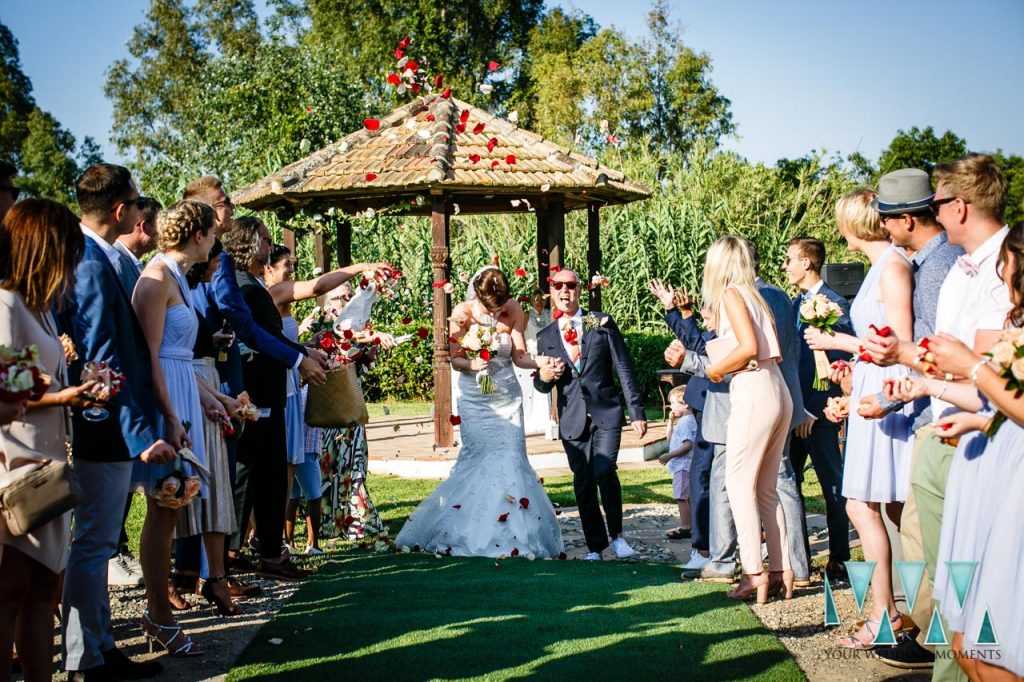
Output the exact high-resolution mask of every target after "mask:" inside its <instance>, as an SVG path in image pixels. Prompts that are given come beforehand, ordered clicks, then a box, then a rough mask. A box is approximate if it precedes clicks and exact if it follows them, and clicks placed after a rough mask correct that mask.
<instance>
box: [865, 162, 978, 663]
mask: <svg viewBox="0 0 1024 682" xmlns="http://www.w3.org/2000/svg"><path fill="white" fill-rule="evenodd" d="M934 196H935V193H934V192H933V191H932V186H931V180H930V179H929V177H928V174H927V173H925V172H924V171H923V170H918V169H917V168H903V169H900V170H897V171H893V172H892V173H888V174H887V175H884V176H882V178H881V179H880V180H879V181H878V198H877V199H876V200H875V202H874V206H875V209H876V210H877V211H878V212H879V214H880V215H881V220H882V227H884V228H885V229H886V231H888V232H889V236H890V237H891V238H892V242H893V244H895V245H897V246H900V247H903V248H904V249H906V250H907V251H908V252H913V254H914V255H913V256H912V257H911V259H910V260H911V263H912V264H913V266H914V295H913V311H914V339H922V338H925V337H928V336H931V335H932V334H934V333H935V316H936V313H937V310H938V304H939V289H941V288H942V282H943V281H944V280H945V279H946V275H947V273H949V271H950V269H952V268H953V266H954V263H955V262H956V259H957V258H959V257H960V256H962V255H963V253H964V250H963V249H962V248H960V247H959V246H954V245H953V244H950V243H949V241H948V239H947V238H946V231H945V230H943V229H942V226H941V225H939V224H938V223H937V222H936V221H935V211H934V209H933V208H932V206H931V201H932V199H933V198H934ZM914 339H901V340H900V342H899V343H892V342H890V341H888V340H886V339H885V338H882V337H878V336H876V335H872V336H869V337H868V341H867V343H866V344H865V348H866V349H867V351H868V352H869V353H870V354H871V358H872V360H874V362H875V363H876V364H879V365H883V366H888V365H895V364H898V363H899V364H904V365H907V366H910V367H913V366H914V360H915V359H916V357H915V351H914V348H915V346H914ZM914 413H915V419H914V433H915V440H914V443H915V447H914V459H913V461H912V463H911V471H913V469H914V468H915V467H916V466H917V463H918V455H919V453H920V446H921V444H922V443H924V442H926V441H927V439H928V435H929V434H930V433H931V430H932V426H931V421H932V413H931V408H930V405H929V401H928V400H927V399H924V398H922V399H920V400H918V401H917V402H916V404H915V410H914ZM899 540H900V545H901V546H902V552H903V561H924V558H925V556H924V546H923V543H922V540H921V523H920V520H919V519H918V515H917V502H916V499H915V496H914V490H913V487H911V489H910V491H909V492H908V494H907V500H906V503H905V504H904V506H903V515H902V517H901V519H900V528H899ZM895 559H896V557H895V556H894V560H895ZM932 577H933V576H927V580H922V581H921V588H920V590H919V591H918V595H917V600H916V602H915V604H914V609H913V612H912V613H911V617H912V618H913V619H914V622H915V623H916V624H917V625H918V627H919V628H920V630H919V632H918V633H917V635H916V638H915V637H909V636H908V637H903V638H902V639H901V641H900V642H899V644H898V645H897V646H895V647H891V648H883V649H879V650H878V651H877V652H876V653H877V654H878V657H879V659H881V660H882V661H883V662H885V663H888V664H890V665H894V666H896V667H900V668H923V667H930V666H931V665H932V663H933V661H934V660H935V655H934V654H933V653H932V652H931V651H929V650H928V649H926V648H924V647H923V646H922V645H923V644H924V641H925V637H926V635H927V632H926V631H927V629H928V628H927V624H928V623H929V622H930V620H931V613H932V599H931V589H930V581H931V579H932Z"/></svg>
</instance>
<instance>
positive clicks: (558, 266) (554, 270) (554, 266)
mask: <svg viewBox="0 0 1024 682" xmlns="http://www.w3.org/2000/svg"><path fill="white" fill-rule="evenodd" d="M561 269H562V266H561V265H552V266H551V267H550V268H548V270H550V271H551V272H558V271H559V270H561Z"/></svg>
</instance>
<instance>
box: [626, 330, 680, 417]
mask: <svg viewBox="0 0 1024 682" xmlns="http://www.w3.org/2000/svg"><path fill="white" fill-rule="evenodd" d="M665 329H666V328H665V327H664V325H663V326H662V330H659V331H657V332H624V333H623V337H624V338H625V339H626V346H627V347H628V348H629V357H630V358H631V359H632V360H633V369H634V370H635V371H636V381H637V385H638V386H639V387H640V394H641V395H642V396H643V397H644V402H645V403H646V404H648V405H660V404H661V403H660V398H659V394H658V375H657V374H656V372H657V371H658V370H659V369H665V357H664V355H663V353H664V352H665V347H666V346H668V344H670V343H671V342H672V340H673V339H674V338H675V337H674V336H673V335H672V334H670V333H665Z"/></svg>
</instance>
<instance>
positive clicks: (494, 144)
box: [487, 137, 498, 152]
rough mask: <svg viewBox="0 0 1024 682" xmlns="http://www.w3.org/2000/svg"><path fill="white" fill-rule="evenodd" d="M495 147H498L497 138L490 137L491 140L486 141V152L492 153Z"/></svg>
mask: <svg viewBox="0 0 1024 682" xmlns="http://www.w3.org/2000/svg"><path fill="white" fill-rule="evenodd" d="M497 146H498V138H496V137H492V138H491V139H489V140H487V151H489V152H493V151H494V148H495V147H497Z"/></svg>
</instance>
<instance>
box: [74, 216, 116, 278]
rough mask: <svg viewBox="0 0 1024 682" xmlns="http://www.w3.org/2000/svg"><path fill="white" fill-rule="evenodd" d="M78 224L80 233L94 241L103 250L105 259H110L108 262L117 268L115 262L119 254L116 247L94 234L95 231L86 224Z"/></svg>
mask: <svg viewBox="0 0 1024 682" xmlns="http://www.w3.org/2000/svg"><path fill="white" fill-rule="evenodd" d="M79 226H80V227H81V228H82V234H84V235H85V236H86V237H88V238H89V239H91V240H93V241H94V242H96V244H97V245H98V246H99V247H100V249H101V250H102V251H103V255H105V256H106V257H107V260H109V261H110V264H111V265H113V266H114V269H115V270H117V264H118V263H119V262H120V261H121V254H120V253H118V252H117V249H115V248H114V245H113V244H110V243H109V242H107V240H106V239H104V238H103V237H101V236H99V235H98V234H96V232H94V231H93V230H92V228H90V227H87V226H86V225H83V224H81V223H79Z"/></svg>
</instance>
